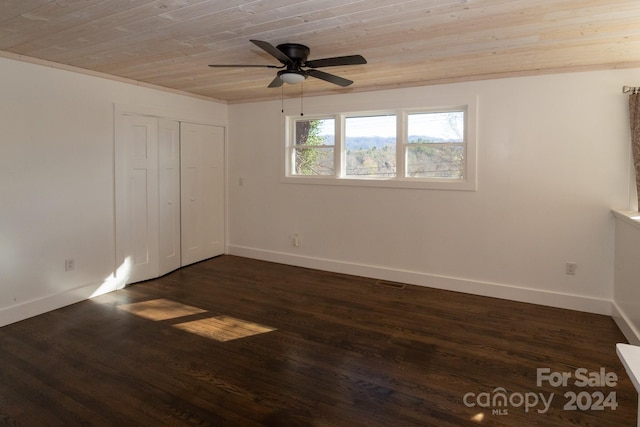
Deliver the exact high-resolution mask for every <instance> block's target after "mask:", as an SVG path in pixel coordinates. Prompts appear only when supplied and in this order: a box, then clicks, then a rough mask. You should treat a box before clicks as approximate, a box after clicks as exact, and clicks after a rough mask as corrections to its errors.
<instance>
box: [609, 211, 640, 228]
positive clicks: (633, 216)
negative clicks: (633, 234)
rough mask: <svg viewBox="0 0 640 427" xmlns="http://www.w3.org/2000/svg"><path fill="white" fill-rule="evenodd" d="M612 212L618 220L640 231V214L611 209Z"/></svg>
mask: <svg viewBox="0 0 640 427" xmlns="http://www.w3.org/2000/svg"><path fill="white" fill-rule="evenodd" d="M611 212H613V215H614V216H615V217H616V218H618V219H620V220H622V221H624V222H626V223H628V224H631V225H633V226H634V227H638V228H639V229H640V212H638V211H627V210H623V209H611Z"/></svg>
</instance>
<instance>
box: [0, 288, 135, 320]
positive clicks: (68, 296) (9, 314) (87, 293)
mask: <svg viewBox="0 0 640 427" xmlns="http://www.w3.org/2000/svg"><path fill="white" fill-rule="evenodd" d="M123 286H124V284H123V283H119V281H117V280H114V279H111V280H107V281H105V283H91V284H88V285H83V286H80V287H77V288H74V289H69V290H66V291H64V292H60V293H58V294H54V295H48V296H45V297H42V298H37V299H33V300H30V301H25V302H22V303H19V304H16V305H12V306H9V307H5V308H2V309H0V326H5V325H8V324H10V323H15V322H19V321H21V320H25V319H28V318H29V317H33V316H37V315H39V314H43V313H46V312H48V311H52V310H56V309H58V308H62V307H65V306H67V305H71V304H75V303H77V302H80V301H84V300H87V299H89V298H93V297H96V296H98V295H102V294H106V293H107V292H111V291H115V290H118V289H122V287H123Z"/></svg>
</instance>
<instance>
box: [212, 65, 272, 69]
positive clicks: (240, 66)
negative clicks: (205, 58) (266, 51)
mask: <svg viewBox="0 0 640 427" xmlns="http://www.w3.org/2000/svg"><path fill="white" fill-rule="evenodd" d="M209 67H212V68H228V67H238V68H250V67H252V68H284V65H282V66H280V67H278V66H277V65H253V64H209Z"/></svg>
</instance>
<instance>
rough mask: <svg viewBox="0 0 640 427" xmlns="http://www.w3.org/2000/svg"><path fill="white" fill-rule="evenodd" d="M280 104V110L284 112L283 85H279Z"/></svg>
mask: <svg viewBox="0 0 640 427" xmlns="http://www.w3.org/2000/svg"><path fill="white" fill-rule="evenodd" d="M280 104H281V108H282V109H281V110H280V112H281V113H282V114H284V87H282V86H280Z"/></svg>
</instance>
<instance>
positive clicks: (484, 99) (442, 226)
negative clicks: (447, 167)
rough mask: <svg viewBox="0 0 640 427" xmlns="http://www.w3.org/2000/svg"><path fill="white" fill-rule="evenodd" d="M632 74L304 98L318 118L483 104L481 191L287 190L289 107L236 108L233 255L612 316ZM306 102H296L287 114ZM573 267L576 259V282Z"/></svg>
mask: <svg viewBox="0 0 640 427" xmlns="http://www.w3.org/2000/svg"><path fill="white" fill-rule="evenodd" d="M637 76H638V70H615V71H599V72H585V73H571V74H558V75H550V76H538V77H525V78H511V79H500V80H491V81H481V82H468V83H459V84H449V85H440V86H429V87H422V88H411V89H397V90H389V91H380V92H372V93H353V94H348V93H346V94H339V95H332V96H324V97H316V98H306V99H305V100H304V110H305V113H307V114H310V113H314V112H330V111H354V110H375V109H384V108H389V107H401V106H405V105H411V106H415V105H419V104H420V103H421V102H422V100H425V99H434V98H435V99H442V100H446V99H447V98H448V97H455V96H462V95H476V96H477V97H478V100H479V101H478V108H479V113H478V135H479V138H478V190H477V191H475V192H465V191H437V190H414V189H390V188H362V187H342V186H320V185H304V184H291V183H283V182H281V177H282V175H283V170H282V168H283V166H282V165H283V161H282V157H283V130H282V124H281V123H282V120H281V103H280V101H276V102H259V103H249V104H241V105H231V106H230V107H229V118H230V158H229V162H230V163H229V170H230V176H229V182H230V189H229V191H230V197H229V202H230V206H229V213H230V215H229V216H230V223H229V243H230V246H229V251H230V253H232V254H239V255H247V256H253V257H256V258H262V259H267V260H272V261H278V262H284V263H290V264H295V265H302V266H309V267H318V268H323V269H327V270H333V271H340V272H346V273H353V274H360V275H366V276H373V277H377V278H383V279H387V280H399V281H404V282H409V283H415V284H420V285H426V286H433V287H440V288H445V289H452V290H458V291H464V292H470V293H477V294H483V295H491V296H496V297H500V298H510V299H515V300H522V301H529V302H534V303H540V304H547V305H552V306H559V307H566V308H573V309H579V310H585V311H591V312H597V313H606V314H610V313H611V300H612V298H613V266H614V220H613V216H612V214H611V212H610V208H611V207H626V206H628V204H629V185H628V184H629V170H628V169H629V168H628V166H629V131H628V113H627V97H626V96H624V95H623V94H622V93H621V88H622V85H624V84H633V82H634V81H636V80H637ZM295 92H296V91H293V92H291V93H295ZM299 106H300V101H299V100H297V99H291V100H287V101H286V103H285V113H288V114H297V113H299ZM240 179H242V183H243V185H240ZM292 233H298V234H299V236H300V247H298V248H294V247H293V246H292V244H291V240H290V236H291V235H292ZM566 261H572V262H576V263H577V264H578V267H577V274H576V275H575V276H569V275H566V274H565V262H566Z"/></svg>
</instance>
